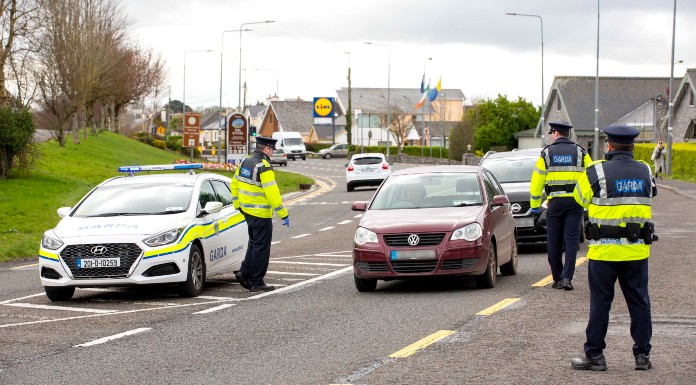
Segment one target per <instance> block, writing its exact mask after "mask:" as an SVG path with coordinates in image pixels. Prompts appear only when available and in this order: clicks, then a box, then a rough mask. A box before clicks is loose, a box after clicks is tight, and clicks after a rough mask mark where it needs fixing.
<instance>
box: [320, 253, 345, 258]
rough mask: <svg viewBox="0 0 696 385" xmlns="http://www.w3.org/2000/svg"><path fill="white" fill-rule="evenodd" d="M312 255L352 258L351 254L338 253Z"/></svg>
mask: <svg viewBox="0 0 696 385" xmlns="http://www.w3.org/2000/svg"><path fill="white" fill-rule="evenodd" d="M313 256H314V257H336V258H353V255H352V254H347V255H340V254H314V255H313Z"/></svg>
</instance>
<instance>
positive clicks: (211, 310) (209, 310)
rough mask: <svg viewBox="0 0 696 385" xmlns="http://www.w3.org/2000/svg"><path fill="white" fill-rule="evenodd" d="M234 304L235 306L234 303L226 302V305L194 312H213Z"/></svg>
mask: <svg viewBox="0 0 696 385" xmlns="http://www.w3.org/2000/svg"><path fill="white" fill-rule="evenodd" d="M232 306H234V304H233V303H226V304H224V305H220V306H215V307H211V308H210V309H205V310H201V311H197V312H195V313H193V314H208V313H212V312H215V311H218V310H223V309H227V308H228V307H232Z"/></svg>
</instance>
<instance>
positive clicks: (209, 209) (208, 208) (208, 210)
mask: <svg viewBox="0 0 696 385" xmlns="http://www.w3.org/2000/svg"><path fill="white" fill-rule="evenodd" d="M220 210H222V203H221V202H208V203H206V204H205V207H203V210H201V213H200V215H199V216H203V215H206V214H214V213H217V212H219V211H220Z"/></svg>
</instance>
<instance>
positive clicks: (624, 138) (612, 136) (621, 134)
mask: <svg viewBox="0 0 696 385" xmlns="http://www.w3.org/2000/svg"><path fill="white" fill-rule="evenodd" d="M602 131H604V133H605V134H607V141H609V142H612V143H623V144H631V143H633V141H634V140H635V138H636V137H637V136H638V135H639V134H640V132H638V130H636V129H635V128H633V127H629V126H609V127H605V128H604V129H603V130H602Z"/></svg>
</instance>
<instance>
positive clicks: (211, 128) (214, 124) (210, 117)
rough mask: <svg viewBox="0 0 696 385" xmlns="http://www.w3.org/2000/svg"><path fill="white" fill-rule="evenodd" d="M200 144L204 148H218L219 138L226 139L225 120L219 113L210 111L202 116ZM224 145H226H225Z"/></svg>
mask: <svg viewBox="0 0 696 385" xmlns="http://www.w3.org/2000/svg"><path fill="white" fill-rule="evenodd" d="M200 127H201V131H200V139H199V143H200V145H201V146H202V147H203V148H211V147H213V146H215V147H217V146H218V141H219V138H220V137H221V135H222V138H224V137H225V133H224V132H222V130H225V118H224V117H223V116H222V114H221V113H220V112H219V111H209V112H207V113H204V114H201V120H200ZM223 145H224V144H223Z"/></svg>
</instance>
